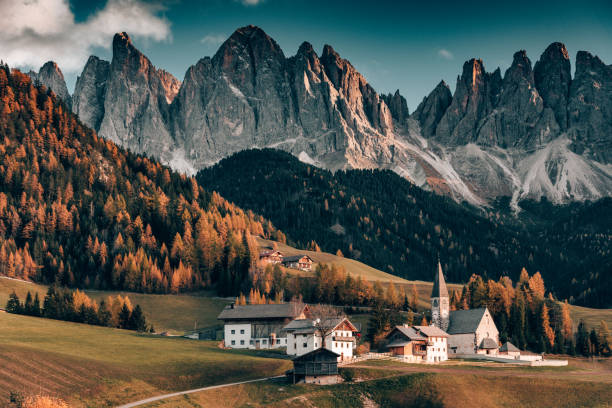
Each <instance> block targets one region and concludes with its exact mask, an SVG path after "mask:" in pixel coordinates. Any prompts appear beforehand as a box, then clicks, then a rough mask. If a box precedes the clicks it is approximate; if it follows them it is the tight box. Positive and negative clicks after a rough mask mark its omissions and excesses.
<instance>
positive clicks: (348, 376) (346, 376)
mask: <svg viewBox="0 0 612 408" xmlns="http://www.w3.org/2000/svg"><path fill="white" fill-rule="evenodd" d="M339 371H340V377H342V379H343V380H344V382H353V381H355V372H354V371H353V370H352V369H350V368H341V369H340V370H339Z"/></svg>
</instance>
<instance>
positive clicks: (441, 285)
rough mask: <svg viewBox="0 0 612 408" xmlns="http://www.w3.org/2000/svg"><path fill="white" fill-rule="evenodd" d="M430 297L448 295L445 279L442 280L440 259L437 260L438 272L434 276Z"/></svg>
mask: <svg viewBox="0 0 612 408" xmlns="http://www.w3.org/2000/svg"><path fill="white" fill-rule="evenodd" d="M431 297H448V289H447V288H446V281H445V280H444V273H442V265H440V261H438V272H437V273H436V276H435V278H434V285H433V289H432V291H431Z"/></svg>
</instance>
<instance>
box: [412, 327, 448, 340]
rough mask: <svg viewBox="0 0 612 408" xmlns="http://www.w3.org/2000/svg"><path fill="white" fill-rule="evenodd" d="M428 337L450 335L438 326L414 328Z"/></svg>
mask: <svg viewBox="0 0 612 408" xmlns="http://www.w3.org/2000/svg"><path fill="white" fill-rule="evenodd" d="M414 327H415V328H416V329H417V330H419V331H420V332H421V333H423V334H424V335H426V336H427V337H448V333H446V332H445V331H444V330H442V329H440V328H438V327H436V326H414Z"/></svg>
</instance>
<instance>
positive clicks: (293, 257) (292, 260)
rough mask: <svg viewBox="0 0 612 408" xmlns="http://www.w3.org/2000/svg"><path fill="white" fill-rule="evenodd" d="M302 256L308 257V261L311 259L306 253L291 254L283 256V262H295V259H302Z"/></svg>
mask: <svg viewBox="0 0 612 408" xmlns="http://www.w3.org/2000/svg"><path fill="white" fill-rule="evenodd" d="M304 257H306V258H308V259H310V261H312V258H311V257H309V256H308V255H293V256H285V257H284V258H283V262H297V261H299V260H300V259H302V258H304Z"/></svg>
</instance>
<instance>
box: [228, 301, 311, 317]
mask: <svg viewBox="0 0 612 408" xmlns="http://www.w3.org/2000/svg"><path fill="white" fill-rule="evenodd" d="M305 307H306V306H302V307H296V306H295V304H294V303H279V304H272V305H245V306H233V305H230V306H226V307H225V309H223V310H222V311H221V313H219V316H218V317H217V319H219V320H241V319H281V318H295V317H296V316H299V315H300V314H301V313H302V312H303V311H304V308H305Z"/></svg>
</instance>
